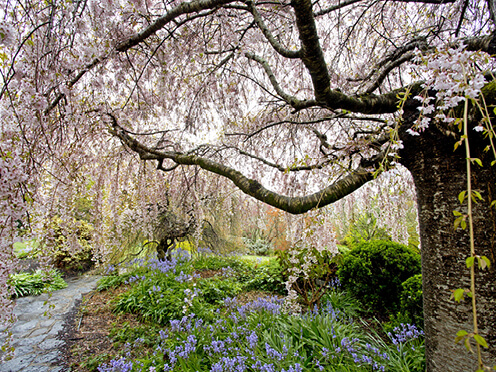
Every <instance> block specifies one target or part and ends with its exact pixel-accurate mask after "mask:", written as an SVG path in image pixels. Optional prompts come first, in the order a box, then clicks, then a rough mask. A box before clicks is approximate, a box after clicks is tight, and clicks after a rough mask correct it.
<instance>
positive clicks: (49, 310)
mask: <svg viewBox="0 0 496 372" xmlns="http://www.w3.org/2000/svg"><path fill="white" fill-rule="evenodd" d="M98 279H100V276H96V275H88V274H86V275H81V276H77V277H73V278H68V279H66V282H67V284H68V285H67V287H66V288H64V289H61V290H58V291H55V292H53V293H52V294H51V296H50V295H49V294H46V293H45V294H42V295H40V296H28V297H22V298H19V299H17V300H16V306H15V308H14V313H15V315H16V316H17V322H16V323H15V324H14V326H13V327H12V334H13V337H14V341H13V346H14V347H15V351H14V357H13V358H12V359H11V360H8V361H4V362H3V363H1V364H0V372H28V371H29V372H61V371H65V370H67V368H66V367H64V366H60V363H59V359H60V358H61V357H62V351H61V348H62V347H63V346H64V344H65V343H64V341H63V340H62V339H61V337H60V335H59V332H60V331H62V329H63V328H64V323H65V320H66V318H67V315H68V314H69V312H71V311H72V310H74V308H75V306H76V303H77V301H78V300H80V299H81V296H82V295H83V294H85V293H88V292H90V291H92V290H93V289H94V288H95V286H96V282H97V281H98ZM4 340H5V335H4V334H0V345H1V344H3V341H4ZM1 356H2V352H1V351H0V360H1Z"/></svg>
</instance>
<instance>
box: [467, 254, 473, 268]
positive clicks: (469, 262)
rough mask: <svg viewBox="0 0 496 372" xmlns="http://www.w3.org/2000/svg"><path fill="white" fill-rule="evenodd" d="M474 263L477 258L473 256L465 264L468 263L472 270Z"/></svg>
mask: <svg viewBox="0 0 496 372" xmlns="http://www.w3.org/2000/svg"><path fill="white" fill-rule="evenodd" d="M474 261H475V257H474V256H471V257H468V258H467V259H466V260H465V262H466V263H467V267H468V268H469V269H470V268H471V267H472V266H474Z"/></svg>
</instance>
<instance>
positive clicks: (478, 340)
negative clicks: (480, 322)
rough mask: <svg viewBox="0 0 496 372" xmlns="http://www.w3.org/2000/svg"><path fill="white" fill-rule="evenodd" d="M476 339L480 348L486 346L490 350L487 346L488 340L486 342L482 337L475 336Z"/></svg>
mask: <svg viewBox="0 0 496 372" xmlns="http://www.w3.org/2000/svg"><path fill="white" fill-rule="evenodd" d="M474 339H475V341H477V343H478V344H479V345H480V346H484V347H485V348H488V347H489V346H488V345H487V342H486V340H484V338H483V337H482V336H481V335H478V334H475V335H474Z"/></svg>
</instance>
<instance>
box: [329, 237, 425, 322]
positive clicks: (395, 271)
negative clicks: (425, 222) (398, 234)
mask: <svg viewBox="0 0 496 372" xmlns="http://www.w3.org/2000/svg"><path fill="white" fill-rule="evenodd" d="M419 273H420V256H419V255H418V254H417V253H415V252H413V251H412V250H410V249H409V248H408V247H406V246H404V245H402V244H398V243H394V242H391V241H387V240H377V241H372V242H368V243H362V244H360V245H358V246H357V247H355V248H354V249H352V250H351V251H350V252H349V253H347V254H345V255H344V256H343V259H342V264H341V266H340V268H339V270H338V276H339V279H340V281H341V283H342V285H343V286H344V288H345V289H346V290H347V291H349V292H350V293H351V294H353V295H354V296H355V297H357V298H358V299H359V300H360V301H362V303H363V304H364V305H365V306H367V307H368V308H369V310H371V311H373V312H386V313H388V312H389V313H390V312H392V313H395V312H396V311H398V307H399V305H400V301H399V295H400V293H401V291H402V285H401V284H402V283H403V282H404V281H405V280H407V279H408V278H410V277H411V276H413V275H416V274H419Z"/></svg>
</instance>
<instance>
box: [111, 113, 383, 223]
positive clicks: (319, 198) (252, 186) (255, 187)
mask: <svg viewBox="0 0 496 372" xmlns="http://www.w3.org/2000/svg"><path fill="white" fill-rule="evenodd" d="M107 115H108V116H109V117H110V118H111V119H112V122H113V124H112V129H111V133H112V134H114V135H115V136H117V137H118V138H119V139H120V140H121V141H122V143H123V144H125V145H126V146H127V147H129V148H130V149H131V150H133V151H135V152H136V153H138V154H139V156H140V158H141V159H143V160H157V161H159V162H160V161H161V160H162V161H163V159H169V160H172V161H173V162H175V163H177V164H181V165H196V166H199V167H200V168H202V169H204V170H207V171H209V172H212V173H215V174H218V175H220V176H223V177H225V178H228V179H230V180H231V181H232V182H233V183H234V184H235V185H236V186H237V187H238V188H239V189H240V190H241V191H242V192H244V193H245V194H247V195H250V196H252V197H254V198H255V199H257V200H260V201H262V202H264V203H267V204H269V205H271V206H273V207H275V208H278V209H281V210H284V211H286V212H289V213H292V214H301V213H305V212H308V211H309V210H311V209H314V208H321V207H324V206H326V205H328V204H331V203H334V202H335V201H337V200H340V199H341V198H343V197H345V196H346V195H349V194H351V193H352V192H353V191H355V190H357V189H358V188H359V187H361V186H362V185H364V184H365V183H367V182H369V181H371V180H373V179H374V175H373V173H372V172H371V171H369V170H367V169H365V168H364V167H363V166H359V167H358V168H357V169H355V171H353V172H352V173H350V174H348V175H347V176H345V177H343V178H342V179H340V180H339V181H336V182H335V183H333V184H331V185H329V186H328V187H326V188H324V189H322V190H320V191H318V192H316V193H314V194H310V195H306V196H295V197H289V196H284V195H280V194H278V193H276V192H274V191H271V190H268V189H266V188H265V187H264V186H262V185H261V184H260V183H259V182H258V181H256V180H253V179H250V178H248V177H246V176H244V175H243V174H242V173H241V172H239V171H237V170H235V169H233V168H230V167H227V166H225V165H222V164H220V163H218V162H215V161H212V160H210V159H207V158H204V157H201V156H197V155H185V154H183V153H181V152H177V151H158V150H155V149H152V148H149V147H147V146H145V145H143V144H141V143H139V142H138V141H137V140H136V139H134V138H132V137H131V136H129V135H128V134H127V133H126V132H125V131H124V130H122V128H121V127H120V126H119V125H118V123H117V120H116V118H115V117H114V116H113V115H112V114H107ZM380 160H381V157H380V156H378V157H376V158H375V159H373V160H372V161H371V162H370V164H368V166H371V165H377V164H378V163H379V162H380Z"/></svg>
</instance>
